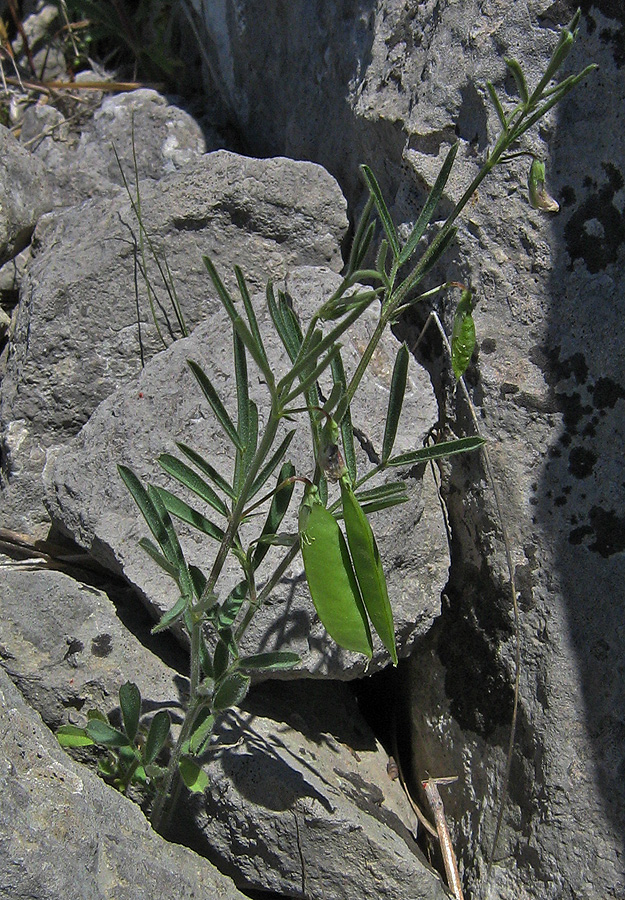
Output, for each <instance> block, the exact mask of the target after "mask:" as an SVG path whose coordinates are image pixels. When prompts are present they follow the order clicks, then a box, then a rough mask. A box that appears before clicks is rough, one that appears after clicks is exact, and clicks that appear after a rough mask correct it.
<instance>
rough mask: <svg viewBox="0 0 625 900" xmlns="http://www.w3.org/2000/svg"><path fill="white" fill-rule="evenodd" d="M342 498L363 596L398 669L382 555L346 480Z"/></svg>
mask: <svg viewBox="0 0 625 900" xmlns="http://www.w3.org/2000/svg"><path fill="white" fill-rule="evenodd" d="M341 497H342V499H343V518H344V520H345V531H346V532H347V543H348V544H349V552H350V553H351V556H352V561H353V563H354V570H355V572H356V578H357V579H358V586H359V587H360V593H361V595H362V599H363V601H364V604H365V608H366V610H367V612H368V613H369V618H370V619H371V621H372V623H373V627H374V628H375V630H376V631H377V633H378V635H379V636H380V640H381V641H382V643H383V644H384V646H385V647H386V649H387V650H388V652H389V653H390V654H391V659H392V660H393V665H397V649H396V647H395V626H394V623H393V611H392V609H391V604H390V601H389V599H388V588H387V586H386V578H385V577H384V570H383V568H382V561H381V559H380V553H379V551H378V547H377V544H376V542H375V538H374V536H373V532H372V530H371V525H369V520H368V519H367V517H366V515H365V514H364V512H363V510H362V507H361V506H360V504H359V503H358V500H356V497H355V496H354V492H353V490H352V487H351V484H350V483H349V481H348V480H347V478H341Z"/></svg>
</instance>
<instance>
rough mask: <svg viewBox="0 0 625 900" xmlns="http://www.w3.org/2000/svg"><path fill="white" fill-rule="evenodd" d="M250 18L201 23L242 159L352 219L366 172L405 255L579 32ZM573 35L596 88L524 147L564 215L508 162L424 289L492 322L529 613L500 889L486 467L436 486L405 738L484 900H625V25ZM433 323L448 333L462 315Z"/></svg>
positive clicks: (498, 597)
mask: <svg viewBox="0 0 625 900" xmlns="http://www.w3.org/2000/svg"><path fill="white" fill-rule="evenodd" d="M259 7H260V4H258V3H257V2H256V0H248V2H243V3H240V4H238V5H237V11H236V15H235V14H234V13H232V12H228V4H226V3H225V2H221V3H215V4H211V5H210V7H206V6H205V7H204V10H205V18H206V25H207V29H208V32H209V33H210V36H211V38H212V41H213V43H212V44H211V45H210V46H214V47H215V52H214V59H213V67H214V68H215V67H216V68H217V70H218V71H219V72H220V74H221V75H222V77H223V80H224V84H225V85H226V86H227V88H228V91H229V92H230V96H231V98H232V99H231V105H232V107H233V108H235V109H236V110H237V111H238V113H239V117H240V123H241V126H242V129H243V131H244V133H246V134H247V135H248V136H249V139H250V140H257V141H258V145H259V147H262V152H266V153H293V154H294V155H300V154H301V155H305V156H307V157H308V158H311V159H315V160H317V161H320V162H323V164H324V165H325V166H326V168H327V169H328V170H329V171H330V172H332V173H333V174H335V175H336V176H337V177H338V178H339V180H340V182H341V184H342V186H343V189H344V190H345V192H346V194H347V196H348V197H349V199H350V201H351V202H352V203H353V204H354V205H355V206H356V205H357V204H358V201H359V197H360V193H359V190H358V184H357V182H356V179H355V177H354V172H355V170H356V164H357V163H359V162H362V161H365V162H367V163H369V164H370V165H371V166H372V168H373V170H374V171H375V172H376V174H377V175H378V178H379V180H380V182H381V184H382V188H383V191H384V193H385V196H387V197H390V198H391V200H392V201H393V200H394V202H393V203H392V205H393V213H394V217H395V221H396V222H397V223H398V225H399V228H400V230H401V231H403V232H404V233H405V232H406V231H407V229H408V228H409V227H410V225H411V223H412V222H414V221H415V219H416V216H417V214H418V211H419V208H420V205H421V204H422V202H423V199H424V196H425V191H426V190H427V188H428V186H430V185H431V184H432V183H433V180H434V177H435V175H436V173H437V171H438V169H439V166H440V164H441V162H442V160H443V158H444V154H445V152H446V150H447V149H448V147H449V146H450V144H451V143H452V142H453V141H454V140H455V139H456V138H458V137H459V138H460V140H461V148H460V151H459V156H458V161H459V163H460V166H459V167H458V169H457V172H458V174H457V176H454V177H452V179H451V180H450V183H449V185H448V189H447V191H446V195H445V196H444V198H443V201H442V204H441V210H440V214H441V216H444V215H445V214H446V213H447V212H449V211H450V209H451V208H452V202H453V201H454V200H456V199H457V198H458V196H459V194H460V191H461V190H462V189H463V188H464V187H466V186H467V185H468V184H469V183H470V179H471V177H472V176H473V175H474V174H475V173H476V171H477V169H478V166H479V163H480V161H481V160H483V159H484V154H485V151H486V149H487V147H488V146H489V145H491V146H492V143H493V140H494V139H495V137H496V134H497V119H496V116H495V113H494V110H493V108H492V105H491V104H490V102H489V99H488V96H487V92H486V89H485V82H486V81H487V80H490V81H492V82H493V84H494V86H495V88H496V89H497V91H498V92H499V93H500V96H502V97H504V98H505V100H506V108H508V109H512V108H513V106H514V104H515V102H516V100H517V96H516V92H515V87H514V84H513V81H512V79H511V78H510V76H509V75H507V74H506V69H505V65H504V59H503V58H504V57H505V56H511V57H516V58H517V59H518V60H519V61H520V62H521V64H522V66H523V69H524V71H525V72H526V73H527V75H528V81H529V83H530V86H531V85H533V84H535V83H536V81H537V80H538V77H539V76H540V74H542V72H543V71H544V68H545V66H546V63H547V60H548V58H549V55H550V53H551V51H552V49H553V47H554V45H555V42H556V40H557V29H558V27H559V26H561V25H563V24H565V23H566V22H567V21H568V20H569V19H570V17H571V15H572V14H573V12H574V8H573V6H571V5H570V4H550V3H543V2H538V0H532V2H530V3H529V4H520V3H516V2H513V0H495V2H492V3H488V4H483V3H478V2H473V0H471V2H467V3H447V4H442V5H441V4H439V3H433V2H432V3H429V2H427V3H417V2H408V3H406V2H400V0H385V2H383V3H381V4H378V5H376V6H374V5H373V4H362V3H356V2H347V3H345V4H344V5H343V6H342V10H343V12H344V15H343V16H342V17H341V18H340V19H339V20H338V21H337V20H336V17H335V11H333V21H332V23H330V22H329V21H324V19H323V16H319V17H318V16H317V10H316V9H315V10H314V11H313V7H311V6H310V4H305V3H292V4H290V5H289V8H288V11H287V13H286V19H285V18H284V17H283V16H282V17H281V19H280V21H279V22H278V21H277V20H272V18H271V16H267V15H259V14H258V9H259ZM300 23H301V28H300V27H299V26H300ZM580 24H581V27H580V35H579V39H578V41H577V43H576V44H575V47H574V49H573V53H572V55H571V57H570V58H569V59H568V60H567V62H566V66H565V70H564V72H563V74H564V75H568V74H570V73H572V72H575V71H578V70H580V69H581V68H582V67H583V66H585V65H587V64H588V63H590V62H596V63H598V64H599V71H598V72H596V73H594V74H593V75H592V76H591V77H590V78H588V80H587V81H586V82H585V83H583V84H582V85H580V86H579V87H578V88H577V89H576V90H575V91H574V92H573V93H572V94H571V95H570V96H569V97H568V98H567V99H566V101H565V102H564V103H563V104H562V105H561V106H560V107H557V108H556V109H554V110H552V111H551V113H550V114H549V116H548V118H547V119H546V120H544V122H542V123H541V126H540V128H538V129H536V130H535V131H534V132H533V133H532V134H530V135H528V137H527V138H526V139H525V141H524V144H523V148H524V149H527V150H531V151H532V152H534V153H536V154H538V155H539V156H540V157H542V158H544V159H546V161H547V176H548V182H549V187H550V193H552V194H553V195H554V196H555V198H556V199H557V200H558V201H559V202H560V204H561V213H560V215H559V216H557V217H555V218H553V219H549V218H548V217H545V216H544V215H542V214H541V213H539V212H537V211H533V210H531V209H530V208H529V206H528V204H527V201H526V197H525V191H526V178H527V161H526V160H516V161H514V162H513V163H512V164H511V165H510V166H508V167H506V168H505V169H504V170H501V171H500V172H498V173H497V174H496V175H495V176H494V177H493V178H491V179H490V180H489V181H488V182H485V183H483V185H482V186H481V187H480V189H479V196H476V197H474V199H473V200H472V201H471V204H470V205H469V208H468V210H467V220H468V221H467V227H463V228H461V230H460V232H459V238H458V242H457V245H456V248H455V249H454V251H453V252H452V253H451V254H450V255H449V256H448V257H447V258H446V260H444V261H443V265H442V266H441V270H440V271H439V272H438V273H435V274H434V276H433V279H432V283H435V281H434V279H435V278H438V280H439V281H443V280H446V279H449V278H455V279H458V280H461V281H465V282H466V281H470V283H471V285H472V287H473V288H474V292H475V296H476V298H477V301H478V306H477V311H476V316H475V318H476V324H477V329H478V339H479V342H480V347H479V356H478V357H477V358H476V360H475V361H474V365H473V366H472V368H471V369H470V371H469V373H468V378H467V380H468V383H469V387H470V390H471V397H472V399H473V402H474V403H475V405H476V406H477V412H478V417H479V421H480V427H481V428H482V429H483V431H484V433H485V434H486V436H487V437H488V438H489V454H490V457H491V460H492V464H493V469H494V472H495V478H496V480H497V483H498V485H499V489H500V492H501V495H502V509H503V513H504V516H505V520H506V525H507V530H508V533H509V535H510V540H511V548H512V565H513V568H514V571H515V576H516V581H517V587H518V590H519V603H520V613H521V640H522V644H521V651H522V652H521V658H522V674H521V697H520V723H519V734H518V738H517V744H516V750H515V756H514V761H513V768H512V779H511V788H510V792H511V799H510V800H509V805H508V807H507V809H506V815H505V816H504V829H503V835H502V840H501V842H500V847H499V849H498V851H497V853H496V857H495V859H496V862H497V864H496V865H495V866H494V867H493V869H492V870H491V878H490V883H489V884H488V885H486V883H485V871H486V865H485V864H484V859H485V858H487V857H488V855H489V853H490V849H491V844H492V838H493V831H494V826H495V820H496V817H497V805H498V803H499V802H500V801H501V794H502V785H501V775H502V772H503V771H504V765H505V761H504V757H505V752H506V747H507V740H508V728H509V724H510V718H511V711H512V699H511V697H512V684H513V680H514V643H515V642H514V636H513V621H512V614H511V609H510V605H511V604H510V593H509V584H508V582H509V574H508V572H507V566H506V560H505V551H504V546H503V543H502V539H501V526H500V521H499V520H500V516H499V513H498V510H497V508H496V505H495V504H494V501H493V495H492V490H491V488H490V487H489V485H488V477H487V473H486V471H485V469H484V466H483V465H482V464H481V463H480V462H479V461H477V460H471V461H469V460H465V461H457V462H455V463H454V465H453V467H451V469H449V468H446V467H445V468H444V474H445V477H446V480H447V484H446V490H445V492H444V496H445V498H446V504H447V508H448V512H449V517H450V525H451V529H452V536H453V540H452V554H451V559H452V562H451V577H450V583H449V586H448V589H447V592H446V594H447V597H448V600H447V601H446V603H445V604H444V608H443V616H442V620H441V625H440V629H438V631H437V632H436V635H435V636H433V643H432V644H431V645H430V651H429V652H431V654H432V656H431V657H430V656H429V655H427V654H426V655H425V656H421V655H419V656H418V657H416V658H415V662H414V665H415V667H416V675H415V677H414V679H413V680H412V682H411V688H410V697H409V706H410V709H411V710H412V711H413V712H412V715H413V716H414V718H415V725H414V727H415V731H416V732H417V733H418V734H423V733H425V734H426V735H427V738H426V739H424V740H423V741H422V744H421V750H420V751H419V752H418V753H417V754H416V758H415V768H416V771H417V773H418V775H422V774H423V772H424V770H426V769H428V768H429V769H430V770H436V771H444V772H445V774H459V773H462V775H463V777H462V779H461V781H460V782H459V784H458V785H457V786H456V787H455V788H450V789H449V790H448V792H447V797H449V804H450V809H451V817H452V819H453V820H454V821H455V823H456V824H455V828H456V830H455V836H456V838H457V840H456V845H457V847H458V850H459V853H460V855H461V858H462V869H463V877H464V880H465V886H466V888H467V892H469V891H470V892H471V894H472V895H474V896H497V897H500V898H518V897H519V896H523V897H527V898H531V900H534V898H539V897H540V898H544V897H553V898H555V897H557V898H565V900H572V898H574V897H575V898H579V897H583V898H585V900H603V898H606V897H610V898H620V897H622V896H623V894H624V892H625V886H624V885H625V870H624V868H623V862H622V860H623V854H624V852H625V846H624V844H623V835H624V834H625V793H624V791H623V783H624V782H623V778H622V773H623V766H624V765H625V763H624V756H623V722H624V721H625V707H624V705H623V697H624V696H625V693H624V692H623V689H622V671H623V660H624V658H625V632H624V631H623V626H622V621H623V596H624V594H623V576H624V574H625V572H624V552H625V539H624V534H625V526H624V520H623V506H624V500H625V498H624V496H623V478H622V471H621V470H622V466H620V460H621V459H622V444H623V432H624V430H625V429H624V424H623V423H624V420H625V411H624V403H625V384H624V382H623V369H624V358H623V337H622V331H623V329H622V312H621V298H622V296H623V292H624V288H625V284H624V282H623V275H622V273H623V268H624V258H625V257H624V244H625V231H624V227H623V184H624V183H625V145H624V143H623V128H622V111H623V104H624V102H625V96H624V94H623V78H622V71H623V33H624V27H625V22H624V19H623V9H622V4H614V3H610V2H598V3H596V4H594V5H593V6H592V7H585V12H584V14H583V15H582V19H581V23H580ZM269 30H272V31H274V30H275V33H276V34H277V37H274V39H273V46H274V47H275V48H276V50H275V53H274V54H273V56H272V62H271V66H265V67H263V66H259V65H254V60H255V59H256V58H257V54H258V53H260V52H261V50H262V48H263V47H264V46H265V43H266V40H267V34H268V32H269ZM329 35H332V36H335V37H334V39H332V38H331V37H329ZM303 46H306V48H307V52H306V53H304V52H302V47H303ZM249 72H252V75H251V77H247V75H248V73H249ZM291 73H292V74H293V77H292V78H291V77H290V76H291ZM319 86H321V89H320V88H319ZM270 110H271V113H270ZM335 124H336V127H335ZM438 312H439V314H440V316H441V318H442V320H443V322H444V325H445V326H446V327H447V329H449V327H450V325H451V316H452V313H453V307H452V304H451V302H447V303H440V304H439V305H438ZM432 374H433V379H434V383H435V387H436V391H437V396H438V397H439V399H440V402H441V407H442V409H441V412H442V414H443V415H444V416H445V417H447V418H448V419H450V420H451V422H452V424H453V425H454V426H455V427H456V428H457V430H458V431H459V432H461V431H462V430H463V429H465V428H466V429H470V428H472V425H471V422H470V419H469V417H468V415H467V411H466V405H465V404H464V402H463V400H462V398H458V399H457V402H456V396H455V395H454V392H453V384H452V382H451V379H450V378H449V370H448V365H447V363H446V361H445V360H443V361H442V362H441V364H439V365H434V366H432ZM434 637H436V640H435V641H434ZM415 710H418V711H419V712H418V714H417V713H416V712H414V711H415Z"/></svg>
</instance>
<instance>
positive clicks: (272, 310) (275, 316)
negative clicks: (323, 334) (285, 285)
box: [266, 282, 299, 362]
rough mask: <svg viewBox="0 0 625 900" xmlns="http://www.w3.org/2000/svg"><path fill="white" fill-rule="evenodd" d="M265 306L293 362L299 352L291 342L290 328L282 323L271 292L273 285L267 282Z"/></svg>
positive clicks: (273, 294) (282, 320)
mask: <svg viewBox="0 0 625 900" xmlns="http://www.w3.org/2000/svg"><path fill="white" fill-rule="evenodd" d="M266 296H267V306H268V308H269V315H270V316H271V320H272V322H273V324H274V327H275V329H276V331H277V332H278V337H279V338H280V340H281V341H282V344H283V346H284V349H285V350H286V352H287V354H288V357H289V359H290V360H291V362H293V361H294V360H295V359H296V357H297V354H298V352H299V346H298V345H297V343H296V342H294V341H293V333H292V330H291V329H290V328H288V327H287V326H286V324H285V322H284V319H283V316H282V312H283V310H282V309H281V308H280V306H279V305H278V302H277V300H276V295H275V293H274V290H273V284H272V283H271V282H268V284H267V291H266Z"/></svg>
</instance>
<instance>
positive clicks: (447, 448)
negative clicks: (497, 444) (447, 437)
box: [386, 435, 486, 467]
mask: <svg viewBox="0 0 625 900" xmlns="http://www.w3.org/2000/svg"><path fill="white" fill-rule="evenodd" d="M485 443H486V441H485V440H484V438H482V437H477V436H476V435H475V436H472V437H466V438H458V439H457V440H454V441H441V442H440V443H439V444H432V445H431V446H430V447H422V448H421V450H411V451H410V452H408V453H401V454H400V455H399V456H394V457H392V458H391V459H389V460H387V461H386V465H387V466H388V467H397V466H415V465H418V463H424V462H430V461H431V460H434V459H442V458H444V457H446V456H453V455H454V454H456V453H468V452H469V451H471V450H478V449H479V448H480V447H481V446H482V444H485Z"/></svg>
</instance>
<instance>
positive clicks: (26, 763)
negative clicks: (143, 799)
mask: <svg viewBox="0 0 625 900" xmlns="http://www.w3.org/2000/svg"><path fill="white" fill-rule="evenodd" d="M0 709H1V716H0V721H1V722H2V725H1V726H0V747H1V750H2V753H1V757H0V758H1V760H2V761H1V763H0V893H1V894H2V896H3V897H6V898H7V900H30V898H32V897H45V898H46V900H131V898H132V900H155V898H156V897H171V898H175V900H178V898H179V900H183V898H184V900H188V898H189V897H198V898H199V897H211V898H212V897H216V898H223V900H238V898H240V900H242V898H243V894H241V893H240V892H239V891H238V890H237V889H236V888H235V887H234V885H233V883H232V882H231V881H230V879H229V878H227V877H226V876H224V875H221V874H220V873H219V872H218V871H217V870H216V869H214V868H213V867H212V866H211V864H210V863H208V862H207V861H206V860H204V859H202V858H201V857H199V856H197V855H196V854H194V853H192V852H191V851H190V850H187V849H186V848H184V847H180V846H178V845H176V844H169V843H167V842H166V841H164V840H163V839H162V838H160V837H159V836H158V835H157V834H155V833H154V832H153V831H152V829H151V828H150V826H149V824H148V822H147V821H146V819H145V817H144V816H143V813H142V812H141V810H140V809H139V807H138V806H136V805H135V804H133V803H132V802H131V801H130V800H127V799H126V798H125V797H123V796H122V795H121V794H119V793H117V792H116V791H114V790H113V789H112V788H109V787H107V786H106V785H105V784H104V782H103V781H101V780H100V779H99V778H98V777H97V776H96V775H94V774H93V773H92V772H90V771H89V770H88V769H86V768H85V767H84V766H81V765H79V764H78V763H75V762H74V761H73V760H71V759H70V758H69V756H67V754H66V753H64V752H63V750H61V748H60V747H59V745H58V743H57V741H56V738H55V737H54V736H53V735H52V734H51V733H50V732H49V731H48V730H47V728H46V727H45V726H44V725H43V724H42V722H41V719H40V718H39V716H38V715H37V713H35V712H34V711H33V710H32V709H31V708H30V707H29V706H27V705H26V703H25V702H24V700H23V698H22V696H21V694H20V693H19V691H18V690H17V689H16V688H15V687H14V685H13V684H12V682H11V681H10V679H9V678H8V676H7V675H6V674H5V673H4V672H3V671H0Z"/></svg>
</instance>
